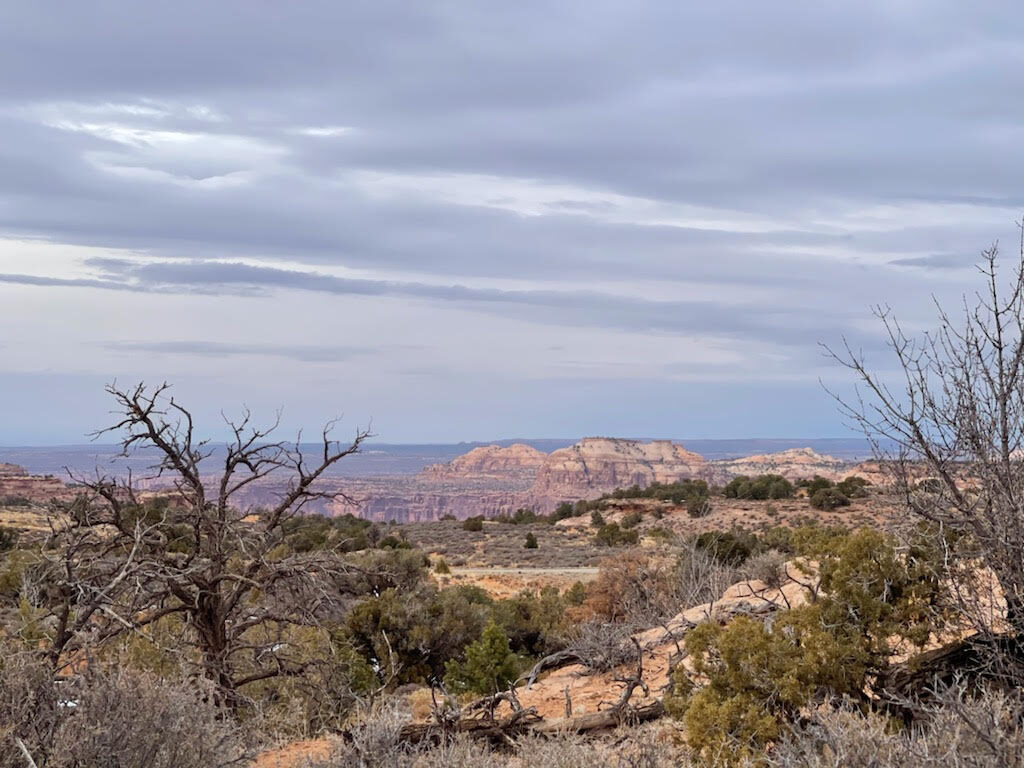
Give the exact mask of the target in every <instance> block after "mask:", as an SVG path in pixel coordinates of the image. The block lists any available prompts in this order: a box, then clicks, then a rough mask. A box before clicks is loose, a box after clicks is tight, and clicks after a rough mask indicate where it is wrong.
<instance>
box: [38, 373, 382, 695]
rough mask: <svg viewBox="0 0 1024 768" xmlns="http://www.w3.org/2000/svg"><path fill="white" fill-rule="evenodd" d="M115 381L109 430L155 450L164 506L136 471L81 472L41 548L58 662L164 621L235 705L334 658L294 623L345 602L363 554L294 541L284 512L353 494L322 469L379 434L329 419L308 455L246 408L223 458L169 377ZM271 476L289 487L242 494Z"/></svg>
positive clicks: (315, 622) (130, 445) (51, 652)
mask: <svg viewBox="0 0 1024 768" xmlns="http://www.w3.org/2000/svg"><path fill="white" fill-rule="evenodd" d="M107 391H108V393H109V394H110V395H111V396H112V397H113V398H114V400H115V402H116V403H117V407H118V412H119V413H120V414H121V418H120V420H119V421H118V422H117V423H116V424H114V425H113V426H112V427H110V428H109V429H107V430H103V431H102V432H101V433H99V434H107V433H112V432H113V433H118V434H120V436H121V448H122V453H123V455H124V456H129V455H131V454H133V453H134V452H136V451H137V450H138V449H142V448H146V449H155V451H156V454H157V457H158V458H157V459H156V463H155V465H154V467H153V470H154V472H153V475H152V477H151V478H150V479H151V480H153V481H159V482H160V483H161V485H162V486H164V487H166V488H167V489H168V490H167V491H166V499H165V501H164V502H163V503H157V504H154V503H151V502H144V501H143V500H141V499H140V497H139V493H138V490H137V487H136V484H135V483H134V482H133V479H132V477H131V476H129V477H128V478H127V479H124V478H121V479H115V478H109V477H105V476H97V477H96V478H94V479H83V478H75V480H76V481H77V482H78V483H79V484H80V485H81V486H82V488H83V491H84V493H83V494H82V495H81V496H80V497H79V499H78V500H77V501H76V502H75V503H73V504H72V505H70V506H69V507H66V508H63V509H60V510H59V514H58V515H55V516H54V524H53V529H52V533H51V537H50V541H49V543H48V546H47V547H46V548H45V549H44V553H45V557H46V561H45V562H46V566H47V573H46V574H45V579H44V583H45V585H46V589H47V590H48V591H49V592H50V593H52V594H50V595H49V599H48V600H44V601H42V602H43V603H44V604H45V605H47V606H48V610H49V613H50V622H51V624H52V625H53V627H54V631H53V633H52V642H51V644H50V646H49V648H48V649H47V654H48V656H49V658H50V660H51V662H52V664H53V666H54V668H55V669H57V668H59V667H61V666H66V665H72V664H75V663H77V660H78V659H79V658H80V657H81V654H82V653H84V652H87V651H89V650H90V649H94V648H96V647H98V646H101V645H103V644H104V643H106V642H108V641H110V640H112V639H114V638H116V637H120V636H123V635H125V634H126V633H137V634H139V635H142V636H144V637H149V638H150V639H153V640H154V642H158V641H157V640H156V639H155V638H154V636H153V634H152V633H153V632H154V630H155V629H156V628H157V627H158V626H164V627H175V628H177V632H178V635H177V640H178V641H177V642H176V643H175V644H174V646H173V647H171V648H168V650H171V651H174V652H177V653H179V654H180V657H181V659H182V661H183V663H191V662H192V661H193V660H195V661H196V662H197V663H198V665H199V667H200V669H201V671H202V674H203V675H204V676H205V677H206V678H208V679H209V680H211V681H212V682H213V683H214V684H215V685H216V686H217V689H218V690H219V691H220V694H221V696H222V697H223V700H224V701H225V702H226V703H228V704H230V705H232V706H237V705H238V704H239V703H240V702H241V701H242V700H243V698H244V695H243V691H244V689H245V688H246V686H249V685H251V684H253V683H256V682H259V681H264V680H270V679H272V678H276V677H282V676H292V677H297V676H303V675H306V674H307V673H309V672H310V671H311V670H312V669H313V667H315V666H316V665H319V664H324V663H327V662H329V660H325V659H318V658H309V657H308V655H303V654H302V653H299V652H297V650H296V648H295V647H294V644H293V643H292V642H290V635H289V633H290V631H291V630H293V629H294V628H295V627H310V626H319V624H320V622H321V621H322V620H323V618H324V617H325V616H329V615H331V613H332V611H335V610H336V609H337V608H338V607H339V605H340V603H341V602H342V601H343V600H344V598H345V595H344V587H343V586H341V585H342V584H343V583H344V580H345V578H346V577H348V576H350V575H351V573H352V571H353V566H352V565H351V564H350V563H349V562H347V561H346V560H345V559H344V558H343V557H342V556H341V555H340V554H339V553H337V552H333V551H322V552H310V553H294V552H292V551H290V550H289V549H288V548H287V546H283V545H284V544H285V542H286V537H287V526H286V524H287V523H288V521H289V520H291V519H292V518H294V517H295V516H296V515H299V514H301V513H302V511H303V509H304V508H305V507H306V506H308V505H309V504H310V503H311V502H313V501H315V500H324V499H335V498H338V497H341V496H342V494H341V493H340V492H339V491H337V490H330V489H326V488H325V487H324V484H323V482H322V481H323V480H324V477H325V473H327V471H328V470H329V469H330V468H331V467H332V466H333V465H334V464H336V463H337V462H339V461H341V460H342V459H344V458H345V457H346V456H350V455H352V454H354V453H356V452H357V451H358V450H359V449H360V446H361V444H362V443H363V441H364V440H365V439H366V438H367V437H368V436H369V433H368V432H367V431H366V430H357V431H356V433H355V435H354V437H353V439H352V441H351V442H347V443H339V442H337V441H335V440H333V439H332V438H331V429H332V427H333V426H334V424H333V423H330V424H328V425H327V427H326V428H325V429H324V430H323V432H322V434H321V442H320V446H319V448H318V450H317V452H316V454H315V456H312V457H311V456H309V455H307V454H306V453H304V450H303V447H302V445H301V435H300V436H299V440H297V441H296V442H294V443H288V442H280V441H272V440H271V435H272V433H273V432H274V430H275V428H276V426H277V424H274V425H272V426H271V427H269V428H266V429H264V428H259V427H256V426H253V424H252V420H251V416H250V414H249V413H248V412H245V413H244V415H243V417H242V419H241V421H239V422H230V421H229V422H228V424H229V427H230V430H231V434H232V438H231V441H230V442H229V443H228V444H227V446H226V447H225V449H224V450H223V458H219V457H217V458H215V455H216V454H215V452H214V450H213V446H212V445H211V444H210V443H208V442H206V441H200V440H198V439H197V437H196V435H195V427H194V424H193V418H192V414H191V413H190V412H189V411H188V410H187V409H185V408H184V407H183V406H182V405H181V404H180V403H178V402H177V401H176V400H175V399H174V398H173V397H172V396H171V395H170V393H169V391H168V386H167V385H166V384H164V385H161V386H159V387H156V388H154V389H148V388H147V387H145V386H144V385H142V384H140V385H139V386H137V387H135V388H133V389H129V390H122V389H118V388H117V387H116V386H111V387H108V389H107ZM214 461H216V463H217V466H216V467H214V466H213V462H214ZM272 474H273V475H274V481H275V483H277V484H280V486H281V488H282V490H281V491H280V493H279V495H278V498H277V501H276V502H275V503H273V505H272V506H270V507H269V508H267V509H262V510H259V511H252V510H247V509H244V508H240V507H239V506H236V504H235V499H236V498H238V497H239V494H240V492H241V491H243V490H244V489H246V488H248V487H249V486H251V485H252V484H253V483H257V482H259V481H261V480H264V479H265V478H268V477H269V476H270V475H272Z"/></svg>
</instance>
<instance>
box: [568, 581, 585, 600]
mask: <svg viewBox="0 0 1024 768" xmlns="http://www.w3.org/2000/svg"><path fill="white" fill-rule="evenodd" d="M564 597H565V602H567V603H568V604H569V605H583V601H584V600H586V599H587V588H586V586H585V585H584V584H583V582H582V581H576V582H573V585H572V586H571V587H569V588H568V589H567V590H565V595H564Z"/></svg>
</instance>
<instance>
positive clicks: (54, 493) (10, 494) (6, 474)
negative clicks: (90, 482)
mask: <svg viewBox="0 0 1024 768" xmlns="http://www.w3.org/2000/svg"><path fill="white" fill-rule="evenodd" d="M74 496H75V491H74V489H73V488H71V487H70V486H68V485H66V484H65V483H64V482H63V481H61V480H60V479H59V478H56V477H54V476H52V475H30V474H29V473H28V472H27V471H26V470H25V469H24V468H23V467H19V466H18V465H17V464H0V502H3V501H4V500H5V499H18V500H21V499H24V500H27V501H30V502H32V503H33V504H40V505H42V504H48V503H49V502H51V501H53V500H54V499H58V500H63V501H69V500H71V499H72V498H74Z"/></svg>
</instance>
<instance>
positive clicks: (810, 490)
mask: <svg viewBox="0 0 1024 768" xmlns="http://www.w3.org/2000/svg"><path fill="white" fill-rule="evenodd" d="M800 487H801V488H806V489H807V495H808V496H813V495H814V494H816V493H817V492H818V491H820V490H822V489H824V488H834V487H835V483H833V482H832V481H831V480H829V479H828V478H827V477H822V476H821V475H815V476H814V477H812V478H811V479H810V480H801V481H800Z"/></svg>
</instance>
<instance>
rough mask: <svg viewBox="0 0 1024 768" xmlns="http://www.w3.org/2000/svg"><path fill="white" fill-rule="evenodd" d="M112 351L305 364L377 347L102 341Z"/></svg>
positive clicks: (345, 357)
mask: <svg viewBox="0 0 1024 768" xmlns="http://www.w3.org/2000/svg"><path fill="white" fill-rule="evenodd" d="M103 346H104V347H105V348H107V349H110V350H114V351H115V352H132V353H138V352H147V353H152V354H157V355H164V354H167V355H190V356H196V357H237V356H250V355H260V356H267V357H282V358H286V359H289V360H298V361H301V362H307V363H322V362H339V361H342V360H350V359H352V358H354V357H358V356H360V355H369V354H374V353H375V352H377V351H378V350H374V349H371V348H366V347H345V346H330V345H310V344H294V345H292V344H232V343H227V342H217V341H113V342H107V343H105V344H103Z"/></svg>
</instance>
